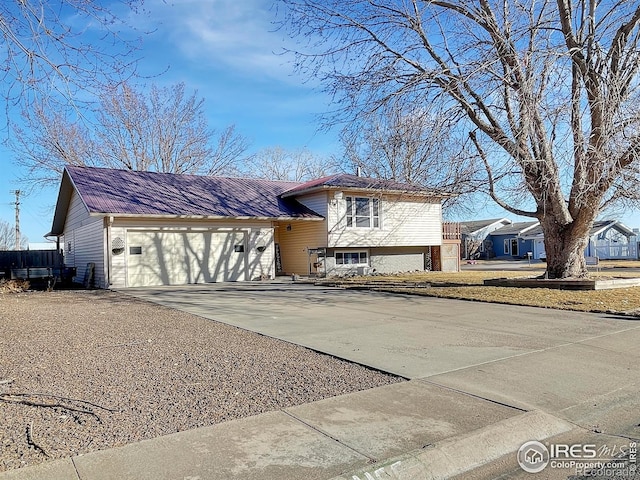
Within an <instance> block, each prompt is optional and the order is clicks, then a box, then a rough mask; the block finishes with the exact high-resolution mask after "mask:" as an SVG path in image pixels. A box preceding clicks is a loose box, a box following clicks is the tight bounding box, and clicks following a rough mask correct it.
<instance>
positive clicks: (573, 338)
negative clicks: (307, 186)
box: [123, 282, 640, 437]
mask: <svg viewBox="0 0 640 480" xmlns="http://www.w3.org/2000/svg"><path fill="white" fill-rule="evenodd" d="M123 292H124V293H127V294H130V295H134V296H136V297H139V298H141V299H145V300H149V301H152V302H155V303H159V304H162V305H166V306H168V307H171V308H176V309H180V310H184V311H187V312H190V313H193V314H196V315H200V316H203V317H206V318H210V319H212V320H216V321H219V322H223V323H227V324H230V325H234V326H237V327H240V328H244V329H247V330H251V331H254V332H258V333H261V334H263V335H268V336H271V337H276V338H280V339H283V340H286V341H289V342H293V343H296V344H299V345H303V346H306V347H309V348H312V349H314V350H318V351H321V352H325V353H328V354H331V355H335V356H337V357H341V358H345V359H348V360H351V361H354V362H358V363H361V364H364V365H368V366H370V367H373V368H377V369H380V370H384V371H386V372H391V373H395V374H397V375H400V376H403V377H406V378H410V379H420V380H421V381H424V382H428V383H431V384H436V385H440V386H444V387H448V388H452V389H455V390H458V391H461V392H465V393H467V394H471V395H474V396H478V397H482V398H486V399H490V400H492V401H495V402H500V403H504V404H507V405H510V406H515V407H518V408H522V409H526V410H533V409H535V410H542V411H545V412H549V413H552V414H553V415H557V416H560V417H562V418H564V419H568V420H570V421H572V422H576V423H579V424H581V425H583V426H586V427H587V428H589V426H594V425H596V424H597V425H598V427H597V428H598V429H601V430H604V429H606V430H607V431H608V432H610V433H615V434H628V435H634V436H636V437H640V427H638V424H640V409H639V408H638V407H639V406H640V369H638V368H637V365H638V364H640V349H638V345H639V344H640V321H638V319H635V318H630V317H621V316H620V317H619V316H615V315H607V314H586V313H579V312H569V311H560V310H551V309H540V308H533V307H517V306H509V305H497V304H489V303H476V302H466V301H457V300H449V299H438V298H430V297H418V296H408V295H395V294H385V293H375V292H363V291H354V290H342V289H334V288H323V287H315V286H312V285H306V284H286V283H269V282H264V283H235V284H207V285H189V286H181V287H175V286H172V287H157V288H137V289H127V290H123Z"/></svg>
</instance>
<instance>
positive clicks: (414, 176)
mask: <svg viewBox="0 0 640 480" xmlns="http://www.w3.org/2000/svg"><path fill="white" fill-rule="evenodd" d="M451 127H452V125H451V124H450V123H449V119H448V118H445V117H443V116H440V115H438V114H437V113H435V112H431V111H429V110H427V109H423V108H417V107H415V106H413V105H403V104H402V103H399V102H393V103H389V104H387V105H384V106H383V107H381V108H380V109H378V110H376V111H374V112H372V113H371V114H368V115H363V116H362V118H361V119H359V120H358V121H355V122H352V123H350V124H349V125H348V126H347V127H345V128H344V129H343V131H342V134H341V140H342V145H343V157H344V161H345V162H346V163H347V169H348V170H349V171H356V170H357V169H359V170H360V171H361V172H362V173H363V174H364V175H365V176H370V177H377V178H385V179H391V180H397V181H400V182H405V183H411V184H416V185H422V186H424V187H426V188H429V189H436V190H441V191H445V192H449V193H454V194H457V195H456V196H452V197H449V198H448V199H447V200H445V207H447V210H449V211H451V210H452V209H453V208H455V209H462V208H464V205H465V202H466V201H467V199H466V198H465V197H464V196H465V195H466V194H470V193H472V192H475V191H476V190H477V188H478V182H477V178H476V177H477V175H475V168H474V165H473V162H472V161H471V159H470V158H469V157H468V156H466V157H461V156H460V154H459V151H457V149H452V148H451V147H450V146H451V145H453V144H455V143H456V140H457V139H456V138H455V135H456V133H455V131H454V130H453V129H452V128H451Z"/></svg>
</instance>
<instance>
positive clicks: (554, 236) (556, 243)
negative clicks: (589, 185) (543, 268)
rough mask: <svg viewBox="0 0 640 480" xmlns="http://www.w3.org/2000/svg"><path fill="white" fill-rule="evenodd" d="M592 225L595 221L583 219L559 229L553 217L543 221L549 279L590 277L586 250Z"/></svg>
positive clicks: (541, 223) (541, 224)
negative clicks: (585, 254)
mask: <svg viewBox="0 0 640 480" xmlns="http://www.w3.org/2000/svg"><path fill="white" fill-rule="evenodd" d="M592 223H593V220H592V221H591V222H589V221H588V220H586V221H585V220H582V219H581V220H575V221H573V222H571V223H570V224H568V225H566V226H564V227H560V228H559V227H558V224H557V222H556V220H555V219H554V218H553V217H549V218H545V219H542V220H541V222H540V226H541V227H542V231H543V233H544V245H545V253H546V254H547V273H546V276H547V277H548V278H584V277H586V276H588V275H589V272H588V271H587V266H586V263H585V258H584V250H585V248H586V247H587V243H588V241H589V239H588V235H589V230H590V228H591V224H592Z"/></svg>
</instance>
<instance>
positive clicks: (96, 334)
mask: <svg viewBox="0 0 640 480" xmlns="http://www.w3.org/2000/svg"><path fill="white" fill-rule="evenodd" d="M398 381H400V379H398V378H397V377H393V376H391V375H385V374H383V373H380V372H376V371H372V370H369V369H367V368H365V367H361V366H358V365H354V364H351V363H349V362H346V361H342V360H339V359H336V358H333V357H330V356H327V355H322V354H319V353H316V352H313V351H311V350H308V349H305V348H303V347H298V346H295V345H291V344H288V343H285V342H282V341H278V340H274V339H271V338H267V337H263V336H260V335H258V334H255V333H251V332H247V331H244V330H240V329H237V328H234V327H231V326H228V325H224V324H221V323H217V322H213V321H210V320H205V319H202V318H200V317H197V316H194V315H190V314H187V313H182V312H177V311H174V310H171V309H168V308H165V307H161V306H158V305H155V304H149V303H145V302H142V301H139V300H135V299H133V298H131V297H128V296H126V295H122V294H118V293H114V292H105V291H93V292H86V291H60V292H49V293H48V292H27V293H19V294H0V471H2V470H8V469H14V468H19V467H23V466H26V465H33V464H37V463H40V462H43V461H47V460H49V459H53V458H60V457H66V456H71V455H76V454H79V453H85V452H89V451H93V450H100V449H105V448H110V447H115V446H119V445H124V444H127V443H130V442H135V441H138V440H142V439H145V438H152V437H156V436H159V435H166V434H170V433H174V432H178V431H182V430H187V429H191V428H196V427H203V426H207V425H212V424H215V423H220V422H225V421H228V420H233V419H237V418H241V417H246V416H250V415H256V414H259V413H263V412H267V411H272V410H277V409H281V408H284V407H289V406H293V405H298V404H301V403H306V402H311V401H315V400H320V399H322V398H327V397H332V396H335V395H340V394H344V393H349V392H354V391H358V390H364V389H367V388H372V387H377V386H381V385H387V384H390V383H395V382H398ZM19 402H21V403H19ZM27 403H28V404H30V405H27ZM47 405H50V406H47Z"/></svg>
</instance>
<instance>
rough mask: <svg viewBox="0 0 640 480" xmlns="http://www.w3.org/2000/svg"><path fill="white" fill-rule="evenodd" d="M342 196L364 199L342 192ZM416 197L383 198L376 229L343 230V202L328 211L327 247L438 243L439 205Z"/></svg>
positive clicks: (345, 206) (440, 239) (344, 219)
mask: <svg viewBox="0 0 640 480" xmlns="http://www.w3.org/2000/svg"><path fill="white" fill-rule="evenodd" d="M344 195H345V197H346V196H350V195H354V196H365V195H357V194H349V193H348V192H345V193H344ZM433 202H434V201H433V200H429V199H420V198H417V199H416V198H402V197H391V196H383V197H382V198H381V203H380V206H381V212H380V228H355V227H350V228H349V227H347V223H346V209H347V204H346V199H345V198H342V199H340V200H338V201H337V202H335V205H333V204H330V205H329V209H328V224H329V238H328V243H329V245H328V246H329V247H345V248H346V247H394V246H397V247H411V246H434V245H441V244H442V209H441V206H440V202H438V201H436V203H433Z"/></svg>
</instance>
